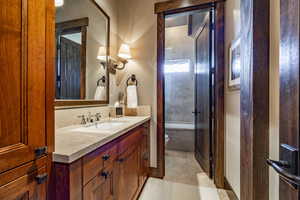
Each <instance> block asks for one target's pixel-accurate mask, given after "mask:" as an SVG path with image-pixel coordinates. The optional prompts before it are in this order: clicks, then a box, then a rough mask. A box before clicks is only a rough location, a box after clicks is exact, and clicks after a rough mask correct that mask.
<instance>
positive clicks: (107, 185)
mask: <svg viewBox="0 0 300 200" xmlns="http://www.w3.org/2000/svg"><path fill="white" fill-rule="evenodd" d="M113 199H114V171H113V168H112V167H109V168H107V169H104V170H103V171H102V172H101V173H100V174H99V175H98V176H96V177H94V178H93V179H92V180H91V181H90V182H89V183H88V184H87V185H86V186H84V189H83V200H113Z"/></svg>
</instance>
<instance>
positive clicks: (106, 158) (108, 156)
mask: <svg viewBox="0 0 300 200" xmlns="http://www.w3.org/2000/svg"><path fill="white" fill-rule="evenodd" d="M109 158H110V155H104V156H102V159H103V160H104V161H106V160H109Z"/></svg>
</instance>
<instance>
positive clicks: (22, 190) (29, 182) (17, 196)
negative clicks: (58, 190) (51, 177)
mask: <svg viewBox="0 0 300 200" xmlns="http://www.w3.org/2000/svg"><path fill="white" fill-rule="evenodd" d="M45 172H46V168H45V167H44V168H43V169H41V170H39V171H37V170H36V171H34V172H32V173H30V174H28V175H25V176H22V177H20V178H18V179H16V180H15V181H12V182H10V183H8V184H7V185H4V186H2V187H0V200H46V179H39V181H41V182H38V179H37V177H38V175H40V177H43V175H44V174H45Z"/></svg>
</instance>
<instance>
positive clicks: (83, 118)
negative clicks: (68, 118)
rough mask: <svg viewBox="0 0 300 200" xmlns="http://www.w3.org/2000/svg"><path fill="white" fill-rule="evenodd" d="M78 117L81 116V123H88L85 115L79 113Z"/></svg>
mask: <svg viewBox="0 0 300 200" xmlns="http://www.w3.org/2000/svg"><path fill="white" fill-rule="evenodd" d="M77 117H78V118H81V122H80V124H86V119H85V116H84V115H78V116H77Z"/></svg>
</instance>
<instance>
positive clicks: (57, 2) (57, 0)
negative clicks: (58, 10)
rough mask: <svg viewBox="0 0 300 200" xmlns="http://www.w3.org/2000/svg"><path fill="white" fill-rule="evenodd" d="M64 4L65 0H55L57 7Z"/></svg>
mask: <svg viewBox="0 0 300 200" xmlns="http://www.w3.org/2000/svg"><path fill="white" fill-rule="evenodd" d="M63 5H64V0H55V7H61V6H63Z"/></svg>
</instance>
